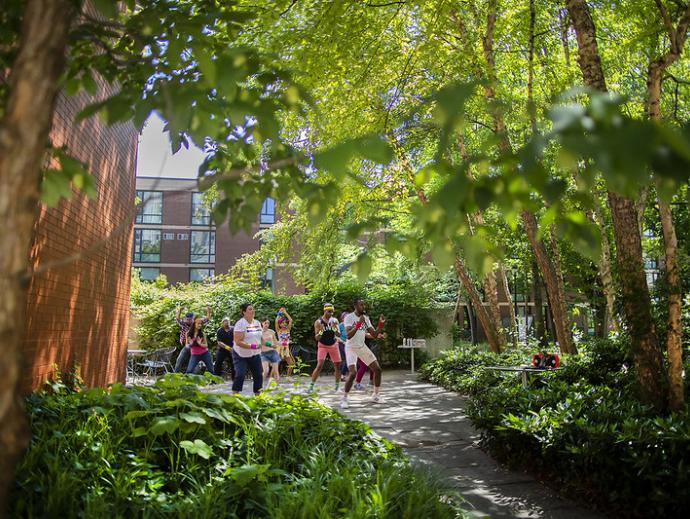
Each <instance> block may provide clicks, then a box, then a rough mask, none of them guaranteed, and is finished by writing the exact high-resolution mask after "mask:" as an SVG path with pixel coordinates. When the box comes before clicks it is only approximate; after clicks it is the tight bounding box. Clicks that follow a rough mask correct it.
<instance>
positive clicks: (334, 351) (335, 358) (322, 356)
mask: <svg viewBox="0 0 690 519" xmlns="http://www.w3.org/2000/svg"><path fill="white" fill-rule="evenodd" d="M328 355H330V356H331V362H340V360H341V359H340V349H339V348H338V343H337V342H336V343H335V344H331V345H330V346H326V345H325V344H321V343H319V348H318V350H317V352H316V360H317V361H319V362H321V361H322V360H326V357H327V356H328Z"/></svg>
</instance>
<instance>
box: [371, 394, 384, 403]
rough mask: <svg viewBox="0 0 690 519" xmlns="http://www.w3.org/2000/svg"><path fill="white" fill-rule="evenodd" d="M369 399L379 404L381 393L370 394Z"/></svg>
mask: <svg viewBox="0 0 690 519" xmlns="http://www.w3.org/2000/svg"><path fill="white" fill-rule="evenodd" d="M371 401H372V402H373V403H375V404H380V403H381V402H382V400H381V395H378V394H374V395H371Z"/></svg>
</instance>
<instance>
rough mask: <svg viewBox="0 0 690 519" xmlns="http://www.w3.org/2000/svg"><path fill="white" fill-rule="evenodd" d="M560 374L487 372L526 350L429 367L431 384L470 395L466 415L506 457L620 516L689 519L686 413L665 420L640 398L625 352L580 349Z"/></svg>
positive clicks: (605, 345)
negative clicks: (523, 378)
mask: <svg viewBox="0 0 690 519" xmlns="http://www.w3.org/2000/svg"><path fill="white" fill-rule="evenodd" d="M580 349H581V353H580V354H579V355H576V356H568V357H566V358H565V359H564V362H563V369H562V370H558V371H555V372H548V373H543V374H542V375H540V376H539V377H532V379H531V381H530V387H529V388H526V389H525V388H523V387H522V385H521V382H520V378H519V375H518V374H512V373H505V372H503V373H499V372H496V371H493V370H487V369H485V366H488V365H524V364H527V363H528V361H529V358H530V357H529V354H528V352H522V353H521V352H517V353H508V354H503V355H494V354H486V353H484V354H478V353H471V354H468V355H462V354H460V353H459V352H457V351H450V352H447V353H446V354H445V356H443V357H442V358H440V359H438V360H436V361H434V362H431V363H429V364H427V365H425V366H424V367H423V368H422V370H421V372H422V376H423V377H424V378H426V379H427V380H430V381H432V382H435V383H437V384H440V385H442V386H444V387H446V388H448V389H452V390H454V391H460V392H462V393H465V394H467V395H469V396H470V402H469V405H468V414H469V416H470V418H471V419H472V420H473V422H474V423H475V424H476V425H477V426H478V427H480V428H481V430H482V434H483V438H484V441H485V444H486V445H487V446H488V448H489V449H490V450H491V451H492V453H493V454H495V455H496V456H497V457H499V458H500V459H502V460H504V461H506V462H508V463H510V464H513V465H518V466H521V467H526V468H530V469H531V470H535V471H537V472H539V473H542V474H544V473H546V474H549V475H550V477H551V479H553V480H554V481H555V482H556V484H557V485H558V486H559V487H561V488H563V487H565V488H568V489H570V490H571V491H572V492H577V493H580V494H581V495H582V496H583V497H586V498H587V499H593V500H597V501H598V502H599V503H601V504H602V506H604V507H607V508H609V509H611V510H613V511H614V513H615V514H616V515H619V516H638V517H652V516H653V517H681V516H683V517H685V514H686V512H687V509H688V507H690V472H689V471H688V470H687V467H688V464H690V406H687V405H686V406H685V408H684V409H682V410H680V411H678V412H675V413H673V414H671V415H669V416H665V417H659V416H658V415H657V414H656V413H655V412H654V410H653V409H651V408H650V407H647V406H644V405H642V404H640V403H639V402H638V400H637V399H636V398H635V397H634V392H633V388H634V386H635V384H634V374H633V371H632V369H631V368H630V363H629V360H628V358H627V357H626V354H625V353H624V348H623V347H622V345H621V344H617V343H613V342H611V341H597V342H593V343H591V344H589V345H583V346H581V347H580Z"/></svg>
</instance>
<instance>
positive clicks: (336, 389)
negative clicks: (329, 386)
mask: <svg viewBox="0 0 690 519" xmlns="http://www.w3.org/2000/svg"><path fill="white" fill-rule="evenodd" d="M339 389H340V384H336V385H335V392H336V393H337V392H338V390H339Z"/></svg>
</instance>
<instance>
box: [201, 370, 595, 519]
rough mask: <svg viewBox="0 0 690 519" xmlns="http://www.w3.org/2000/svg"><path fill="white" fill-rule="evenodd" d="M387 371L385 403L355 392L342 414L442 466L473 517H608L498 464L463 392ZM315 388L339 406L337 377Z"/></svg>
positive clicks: (420, 458) (303, 390)
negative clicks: (485, 448) (472, 418)
mask: <svg viewBox="0 0 690 519" xmlns="http://www.w3.org/2000/svg"><path fill="white" fill-rule="evenodd" d="M383 376H384V378H383V387H382V391H381V394H382V396H383V398H384V401H383V403H380V404H373V403H371V402H370V401H369V399H368V392H364V391H354V390H353V391H352V392H351V393H350V395H351V396H350V408H349V409H346V410H343V411H342V412H343V413H344V414H345V415H347V416H349V417H351V418H354V419H357V420H362V421H364V422H366V423H368V424H369V425H370V426H371V427H372V428H373V429H374V430H375V431H376V432H377V433H379V434H380V435H381V436H384V437H385V438H388V439H389V440H391V441H393V442H394V443H396V444H398V445H400V446H401V447H402V448H403V449H404V450H405V451H406V452H407V453H408V454H409V455H410V456H411V457H412V458H413V459H415V460H417V461H418V462H419V463H423V464H425V465H428V466H430V467H432V468H433V469H434V470H438V471H439V473H441V474H442V475H443V476H444V477H445V478H446V479H447V480H448V481H449V482H450V483H451V484H452V486H453V487H455V488H457V489H458V491H459V492H460V493H461V494H462V495H463V496H464V498H465V499H466V500H467V502H468V503H469V505H470V506H471V507H473V510H472V514H473V515H475V516H476V517H487V516H489V517H492V518H496V519H500V518H508V517H510V518H513V517H533V518H544V519H599V518H602V517H603V516H601V515H599V514H597V513H595V512H592V511H589V510H586V509H584V508H582V507H580V506H578V505H576V504H574V503H572V502H570V501H567V500H564V499H561V498H560V497H558V495H557V494H556V493H555V492H554V491H552V490H550V489H548V488H547V487H545V486H544V485H542V484H540V483H539V482H537V481H535V480H534V478H532V477H531V476H529V475H528V474H524V473H520V472H513V471H509V470H506V469H504V468H502V467H501V466H499V465H498V464H497V463H496V462H495V461H494V460H493V459H492V458H491V457H490V456H489V455H488V454H486V453H485V452H484V451H482V450H481V449H480V448H479V447H478V441H479V432H478V431H477V430H476V429H475V428H474V427H473V425H472V423H471V422H470V420H469V418H467V416H466V415H465V411H464V409H465V399H464V398H463V397H462V396H460V395H458V394H457V393H452V392H450V391H446V390H444V389H442V388H440V387H438V386H434V385H432V384H427V383H425V382H419V381H418V380H417V377H416V376H415V375H412V374H410V373H409V372H402V371H384V373H383ZM365 380H367V379H366V378H365ZM341 385H342V384H341ZM226 386H228V387H226ZM307 387H308V379H302V381H301V383H300V384H299V385H298V386H296V387H295V386H289V385H287V383H281V389H288V390H290V391H296V392H299V393H306V389H307ZM317 387H318V396H319V399H320V400H321V401H322V402H324V403H325V404H327V405H330V406H333V407H335V408H336V409H337V408H338V402H339V400H340V394H338V393H335V391H334V390H333V375H325V376H322V377H321V379H319V382H318V384H317ZM229 389H230V388H229V385H226V384H222V385H219V386H214V387H213V389H212V391H213V392H216V391H217V392H229ZM243 392H244V393H248V394H249V393H251V381H249V380H248V381H245V385H244V391H243Z"/></svg>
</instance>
